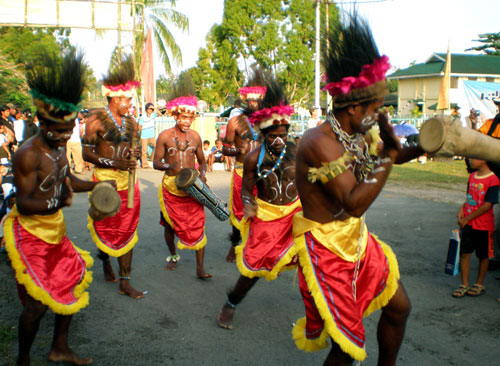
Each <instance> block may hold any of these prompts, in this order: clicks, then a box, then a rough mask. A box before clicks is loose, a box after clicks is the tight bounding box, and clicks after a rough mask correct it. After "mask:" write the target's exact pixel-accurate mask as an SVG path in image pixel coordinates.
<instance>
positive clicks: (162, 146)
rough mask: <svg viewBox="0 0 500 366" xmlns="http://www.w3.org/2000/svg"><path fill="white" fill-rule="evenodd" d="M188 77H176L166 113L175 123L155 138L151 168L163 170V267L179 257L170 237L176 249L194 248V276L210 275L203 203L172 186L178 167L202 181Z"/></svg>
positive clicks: (171, 266)
mask: <svg viewBox="0 0 500 366" xmlns="http://www.w3.org/2000/svg"><path fill="white" fill-rule="evenodd" d="M193 94H194V89H193V85H192V82H191V79H189V78H186V79H183V80H178V81H177V84H176V85H175V86H174V90H173V92H172V95H171V98H172V99H171V100H170V102H168V103H167V106H166V108H167V113H168V114H169V115H171V116H173V117H174V118H175V122H176V124H175V126H174V127H172V128H170V129H168V130H165V131H163V132H162V133H161V134H160V135H159V136H158V139H157V141H156V150H155V155H154V159H153V167H154V168H155V169H156V170H161V171H164V172H165V175H164V176H163V181H162V184H161V185H160V188H159V191H158V197H159V203H160V209H161V213H160V224H161V225H162V226H163V227H164V228H165V233H164V234H165V241H166V243H167V246H168V249H169V251H170V255H169V256H168V257H167V259H166V260H167V262H168V264H167V267H166V268H167V269H168V270H175V269H176V266H177V262H178V261H179V259H180V256H179V254H177V250H176V248H175V243H174V237H175V236H177V238H178V239H179V240H178V242H177V246H178V248H179V249H190V250H195V251H196V276H197V277H198V278H200V279H207V278H211V277H212V275H211V274H209V273H207V272H205V269H204V264H203V262H204V257H205V245H206V244H207V237H206V235H205V211H204V208H203V205H202V204H201V203H200V202H198V201H197V200H196V199H194V198H192V197H191V196H189V195H188V194H187V193H185V192H184V191H182V190H180V189H178V188H177V186H176V185H175V177H176V175H177V174H179V172H180V171H181V170H182V169H186V168H192V169H194V168H195V164H196V160H198V164H199V167H198V174H199V177H200V179H201V180H202V181H203V182H204V183H206V181H207V179H206V177H205V173H206V171H207V163H206V161H205V156H204V155H203V144H202V142H201V138H200V135H199V134H198V132H196V131H194V130H192V129H191V124H192V123H193V121H194V119H195V116H196V107H197V102H198V101H197V99H196V97H195V96H194V95H193Z"/></svg>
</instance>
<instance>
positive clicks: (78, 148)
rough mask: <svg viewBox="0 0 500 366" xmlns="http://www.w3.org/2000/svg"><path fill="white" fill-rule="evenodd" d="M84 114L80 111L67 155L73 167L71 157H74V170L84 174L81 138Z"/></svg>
mask: <svg viewBox="0 0 500 366" xmlns="http://www.w3.org/2000/svg"><path fill="white" fill-rule="evenodd" d="M82 120H83V116H82V113H81V112H78V118H77V119H76V120H75V127H74V128H73V133H72V134H71V137H70V138H69V140H68V142H67V144H66V156H67V158H68V164H69V166H70V167H71V158H73V164H74V172H75V173H77V174H83V168H84V163H83V157H82V140H81V123H82Z"/></svg>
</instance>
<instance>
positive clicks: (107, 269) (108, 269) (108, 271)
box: [102, 260, 118, 282]
mask: <svg viewBox="0 0 500 366" xmlns="http://www.w3.org/2000/svg"><path fill="white" fill-rule="evenodd" d="M102 269H103V270H104V281H106V282H118V279H117V278H116V276H115V272H114V271H113V267H112V266H111V263H110V261H109V260H107V261H103V262H102Z"/></svg>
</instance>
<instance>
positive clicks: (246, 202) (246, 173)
mask: <svg viewBox="0 0 500 366" xmlns="http://www.w3.org/2000/svg"><path fill="white" fill-rule="evenodd" d="M259 151H260V149H255V150H254V151H253V152H252V153H250V154H248V155H247V156H246V158H245V161H244V163H243V181H242V186H241V201H242V202H243V206H244V208H243V212H244V215H245V217H247V218H252V217H254V216H255V215H256V214H257V209H258V205H257V201H256V200H255V197H254V195H253V187H254V186H255V183H256V182H257V179H256V178H257V176H256V174H255V172H256V170H257V159H258V156H259V155H258V152H259Z"/></svg>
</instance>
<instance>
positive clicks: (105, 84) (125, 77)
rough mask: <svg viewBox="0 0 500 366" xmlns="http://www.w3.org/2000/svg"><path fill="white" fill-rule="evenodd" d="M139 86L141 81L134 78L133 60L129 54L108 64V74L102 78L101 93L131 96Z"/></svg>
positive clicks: (114, 95) (113, 95) (109, 95)
mask: <svg viewBox="0 0 500 366" xmlns="http://www.w3.org/2000/svg"><path fill="white" fill-rule="evenodd" d="M140 86H141V83H140V82H138V81H136V80H135V69H134V61H133V59H132V56H131V55H129V56H126V57H124V58H123V59H121V60H120V61H119V62H118V63H117V64H114V65H111V66H110V68H109V71H108V74H107V75H105V76H104V77H103V78H102V95H104V96H105V97H110V98H112V97H128V98H132V97H133V96H134V95H135V90H136V89H137V88H138V87H140Z"/></svg>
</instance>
